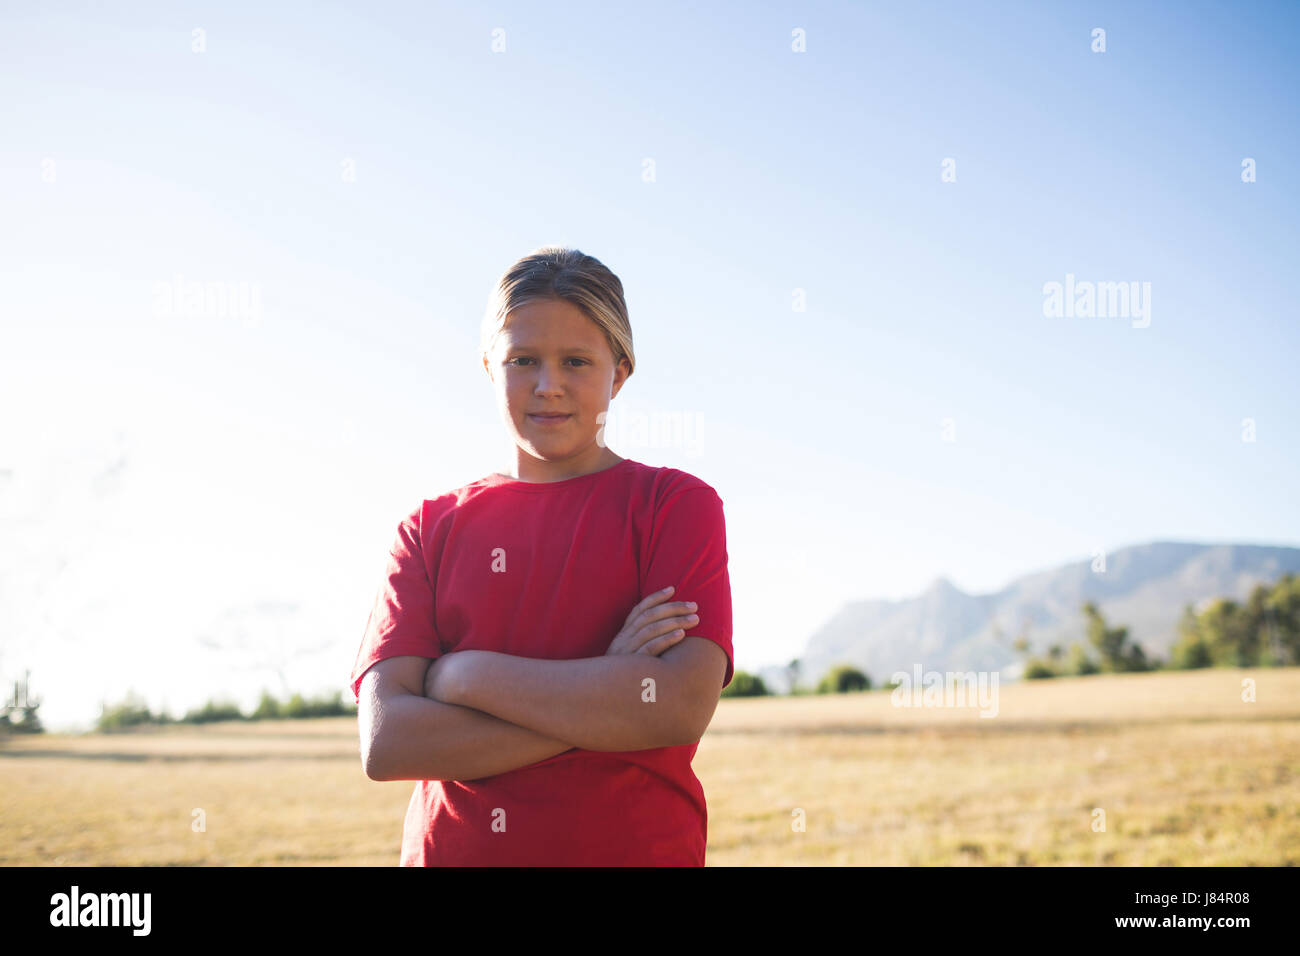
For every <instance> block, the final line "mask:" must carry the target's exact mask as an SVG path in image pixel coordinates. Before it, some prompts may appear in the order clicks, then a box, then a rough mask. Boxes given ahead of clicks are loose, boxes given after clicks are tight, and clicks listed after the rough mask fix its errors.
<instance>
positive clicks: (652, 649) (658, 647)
mask: <svg viewBox="0 0 1300 956" xmlns="http://www.w3.org/2000/svg"><path fill="white" fill-rule="evenodd" d="M685 637H686V635H685V633H684V632H683V631H681V630H676V631H672V632H670V633H668V634H665V635H663V636H662V637H656V638H655V639H654V640H652V641H647V642H646V643H645V644H643V645H642V646H641V648H640V650H638V651H637V653H638V654H648V655H650V656H651V657H658V656H659V655H660V654H662V653H663V652H664V651H666V650H668V648H670V647H672V646H673V645H674V644H676V643H677V642H678V641H680V640H684V639H685Z"/></svg>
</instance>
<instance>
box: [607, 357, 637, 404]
mask: <svg viewBox="0 0 1300 956" xmlns="http://www.w3.org/2000/svg"><path fill="white" fill-rule="evenodd" d="M631 374H632V363H631V362H629V361H628V360H627V358H626V357H624V358H621V359H619V360H618V365H617V366H616V367H615V369H614V388H613V390H612V391H611V392H610V393H609V397H610V400H611V401H613V399H614V397H615V396H616V395H618V393H619V390H620V389H621V388H622V387H623V383H624V382H626V381H627V377H628V376H629V375H631Z"/></svg>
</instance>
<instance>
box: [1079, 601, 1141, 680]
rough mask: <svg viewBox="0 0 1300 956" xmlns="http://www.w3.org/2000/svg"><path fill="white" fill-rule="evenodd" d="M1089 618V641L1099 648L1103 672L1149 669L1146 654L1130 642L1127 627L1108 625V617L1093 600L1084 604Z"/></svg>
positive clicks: (1099, 666) (1086, 615) (1099, 660)
mask: <svg viewBox="0 0 1300 956" xmlns="http://www.w3.org/2000/svg"><path fill="white" fill-rule="evenodd" d="M1083 613H1084V616H1085V617H1087V619H1088V642H1089V643H1090V644H1091V645H1092V646H1093V647H1094V648H1096V650H1097V656H1098V662H1097V663H1098V668H1099V669H1100V670H1101V672H1102V673H1107V674H1113V673H1123V672H1125V671H1144V670H1148V669H1149V668H1148V666H1147V661H1146V655H1145V654H1144V653H1143V651H1142V648H1141V647H1140V646H1139V645H1137V644H1131V645H1130V644H1129V642H1128V628H1127V627H1115V628H1111V627H1107V626H1106V619H1105V618H1104V617H1102V614H1101V611H1099V610H1098V609H1097V605H1096V604H1094V603H1093V602H1092V601H1089V602H1087V603H1086V604H1084V606H1083Z"/></svg>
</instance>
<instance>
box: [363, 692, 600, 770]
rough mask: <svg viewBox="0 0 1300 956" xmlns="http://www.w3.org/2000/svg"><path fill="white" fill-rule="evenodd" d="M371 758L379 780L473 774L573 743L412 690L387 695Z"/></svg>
mask: <svg viewBox="0 0 1300 956" xmlns="http://www.w3.org/2000/svg"><path fill="white" fill-rule="evenodd" d="M383 722H384V733H383V736H382V737H381V738H380V740H381V743H380V744H378V745H377V746H380V747H381V748H382V749H381V753H380V754H379V755H378V757H379V759H378V760H377V761H376V763H377V764H378V767H379V772H378V775H377V776H378V778H379V779H383V780H477V779H480V778H482V777H491V776H494V775H496V774H499V773H505V772H506V771H509V770H517V769H518V768H520V767H526V766H528V765H529V764H533V763H536V762H537V761H539V760H545V759H546V758H547V757H553V756H555V755H556V754H559V753H563V752H564V751H566V750H571V749H573V747H574V745H573V744H570V743H566V742H565V741H563V740H558V739H552V738H550V737H547V736H545V735H543V734H539V733H536V732H535V731H532V730H529V729H528V728H527V727H521V726H519V725H517V724H513V723H510V722H508V721H506V720H502V719H500V718H498V717H494V716H492V715H491V714H487V713H483V712H482V711H478V710H473V709H471V708H469V707H461V706H458V705H455V704H448V703H444V702H442V701H437V700H430V699H429V698H427V697H416V696H414V695H412V694H403V695H396V696H393V697H390V698H388V700H387V701H386V702H385V704H384V707H383Z"/></svg>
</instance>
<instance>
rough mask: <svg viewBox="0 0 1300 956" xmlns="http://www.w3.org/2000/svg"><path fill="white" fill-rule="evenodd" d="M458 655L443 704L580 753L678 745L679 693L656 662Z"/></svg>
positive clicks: (666, 667) (641, 657)
mask: <svg viewBox="0 0 1300 956" xmlns="http://www.w3.org/2000/svg"><path fill="white" fill-rule="evenodd" d="M463 653H464V654H465V655H466V656H465V658H464V660H462V661H460V662H458V663H459V664H460V666H459V667H458V668H457V670H456V672H455V675H456V676H455V679H454V680H452V681H451V682H450V685H449V686H450V687H451V690H450V692H449V698H448V699H449V700H450V702H454V703H457V704H461V705H463V706H466V707H473V708H474V709H476V710H480V711H484V712H486V713H489V714H492V715H493V716H494V717H499V718H501V719H502V720H507V721H510V723H512V724H517V725H519V726H522V727H528V728H530V729H531V730H533V731H535V732H537V733H538V734H541V735H542V736H544V737H549V738H554V739H558V740H571V741H573V743H574V745H575V746H578V747H581V748H583V749H584V750H596V751H625V750H647V749H650V748H653V747H671V746H676V745H679V744H682V743H684V742H685V735H684V733H683V731H682V726H683V717H682V713H683V706H684V700H683V697H684V695H685V694H686V693H687V690H686V688H685V687H684V686H683V682H682V681H681V680H680V679H678V678H676V677H675V672H674V670H673V668H672V666H671V665H670V664H669V663H667V662H666V661H662V660H660V659H659V658H657V657H651V656H649V655H646V654H615V655H609V656H605V657H587V658H580V659H577V660H554V661H553V660H539V659H536V658H530V657H515V656H514V655H511V654H501V653H497V652H495V651H478V650H475V651H466V652H463ZM647 678H650V679H651V680H652V681H653V683H652V684H647V683H646V679H647ZM440 699H444V698H442V697H440Z"/></svg>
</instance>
